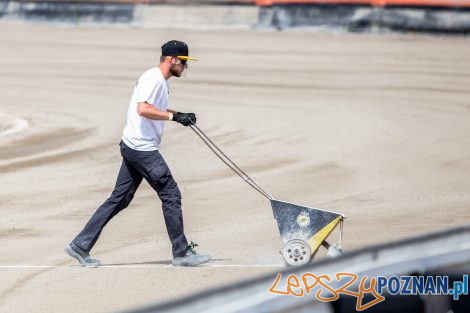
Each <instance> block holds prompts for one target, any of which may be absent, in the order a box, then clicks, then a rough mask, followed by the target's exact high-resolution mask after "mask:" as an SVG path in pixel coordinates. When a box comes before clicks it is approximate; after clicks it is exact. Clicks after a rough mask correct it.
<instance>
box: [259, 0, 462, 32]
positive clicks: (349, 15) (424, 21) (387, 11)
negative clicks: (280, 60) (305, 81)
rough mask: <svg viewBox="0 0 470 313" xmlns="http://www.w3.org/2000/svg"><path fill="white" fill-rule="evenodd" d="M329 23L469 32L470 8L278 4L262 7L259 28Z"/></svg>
mask: <svg viewBox="0 0 470 313" xmlns="http://www.w3.org/2000/svg"><path fill="white" fill-rule="evenodd" d="M325 25H328V26H330V27H340V28H344V29H347V30H350V31H368V30H371V29H390V30H400V31H421V32H442V33H470V10H466V9H448V8H432V7H374V6H361V5H338V4H286V5H284V4H277V5H273V6H269V7H262V8H261V9H260V13H259V20H258V27H274V28H277V29H279V30H282V29H291V28H299V27H302V28H305V27H319V26H325Z"/></svg>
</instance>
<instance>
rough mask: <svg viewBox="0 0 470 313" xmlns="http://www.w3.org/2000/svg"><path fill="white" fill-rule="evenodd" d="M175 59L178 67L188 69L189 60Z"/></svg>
mask: <svg viewBox="0 0 470 313" xmlns="http://www.w3.org/2000/svg"><path fill="white" fill-rule="evenodd" d="M168 58H170V57H168ZM173 58H174V59H175V60H176V62H175V64H176V65H179V64H182V65H183V66H184V67H185V68H188V60H181V59H178V58H177V57H173Z"/></svg>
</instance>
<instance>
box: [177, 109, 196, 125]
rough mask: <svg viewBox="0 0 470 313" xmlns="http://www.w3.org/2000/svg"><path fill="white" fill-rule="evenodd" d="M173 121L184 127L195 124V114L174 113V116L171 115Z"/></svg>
mask: <svg viewBox="0 0 470 313" xmlns="http://www.w3.org/2000/svg"><path fill="white" fill-rule="evenodd" d="M173 121H175V122H177V123H180V124H182V125H184V126H189V125H192V124H196V114H194V113H181V112H176V113H175V114H173Z"/></svg>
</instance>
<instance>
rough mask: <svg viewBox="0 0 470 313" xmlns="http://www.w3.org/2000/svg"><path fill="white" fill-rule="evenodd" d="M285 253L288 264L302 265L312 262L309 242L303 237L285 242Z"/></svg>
mask: <svg viewBox="0 0 470 313" xmlns="http://www.w3.org/2000/svg"><path fill="white" fill-rule="evenodd" d="M283 255H284V259H285V260H286V262H287V264H289V265H292V266H300V265H304V264H307V263H309V262H310V259H311V258H312V251H311V249H310V246H309V245H308V243H307V242H305V241H303V240H302V239H292V240H290V241H288V242H287V243H286V244H285V246H284V251H283Z"/></svg>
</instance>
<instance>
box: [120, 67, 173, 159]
mask: <svg viewBox="0 0 470 313" xmlns="http://www.w3.org/2000/svg"><path fill="white" fill-rule="evenodd" d="M168 93H169V85H168V82H167V80H166V79H165V77H163V73H162V71H161V70H160V68H158V67H154V68H151V69H149V70H147V71H146V72H145V73H144V74H142V76H140V78H139V80H138V81H137V83H136V84H135V87H134V92H133V94H132V98H131V102H130V103H129V110H128V111H127V124H126V127H125V128H124V132H123V135H122V141H123V142H124V143H125V144H126V145H127V146H128V147H130V148H131V149H134V150H138V151H154V150H158V149H159V148H160V141H161V139H162V135H163V127H164V125H165V122H164V121H161V120H151V119H149V118H146V117H143V116H140V115H139V114H138V113H137V103H139V102H148V103H149V104H151V105H152V106H154V107H155V108H157V109H158V110H160V111H166V110H167V108H168Z"/></svg>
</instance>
